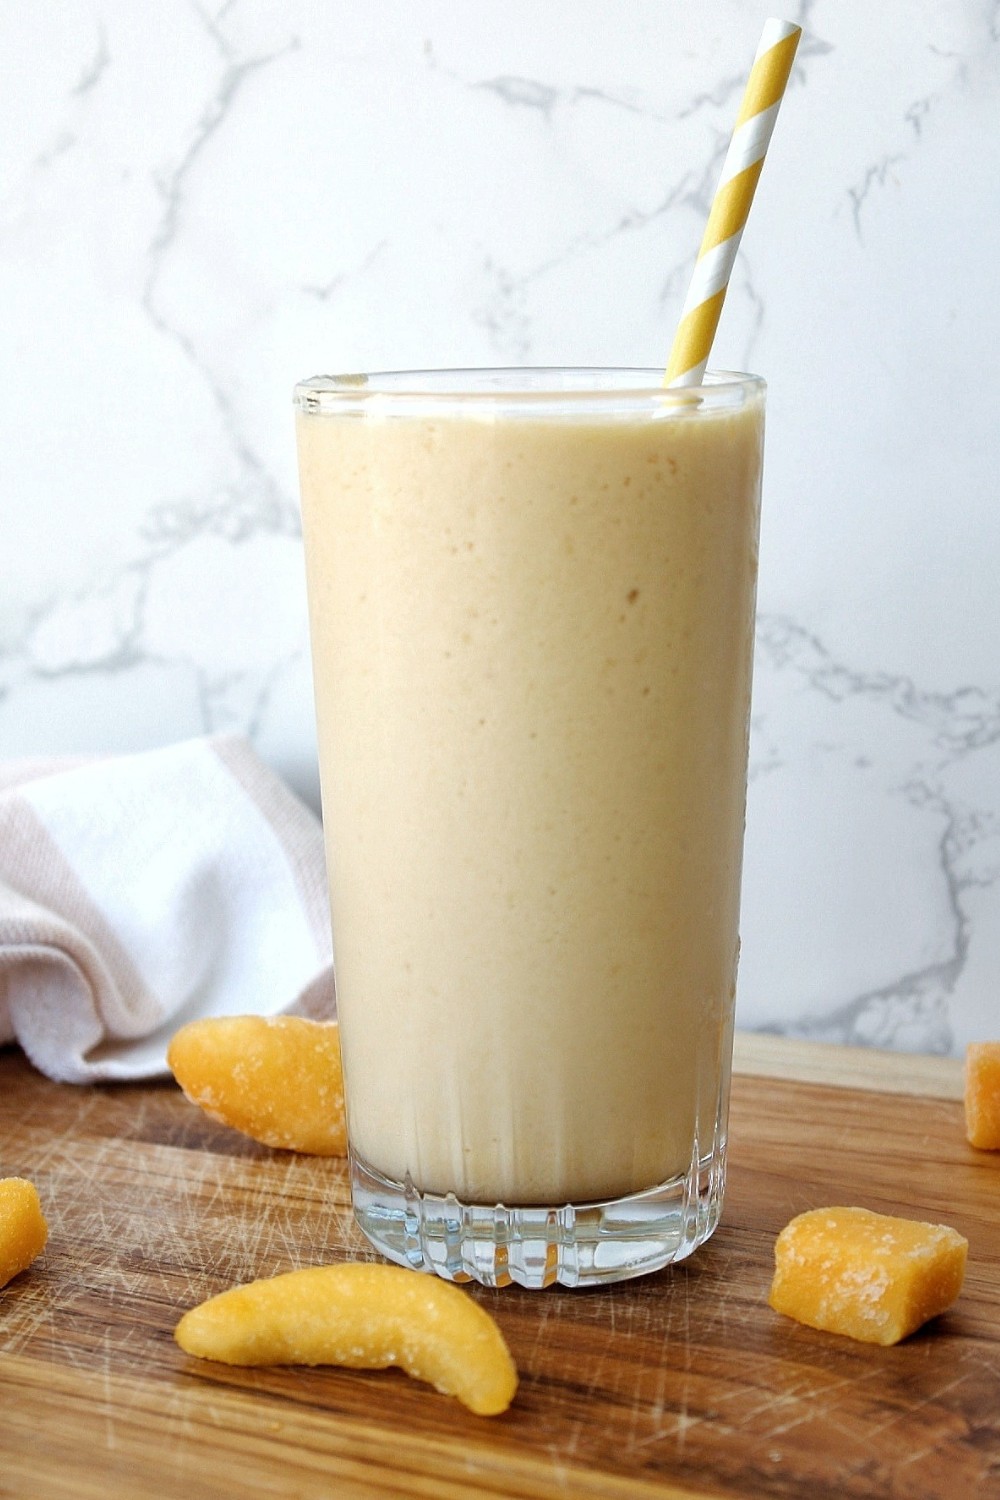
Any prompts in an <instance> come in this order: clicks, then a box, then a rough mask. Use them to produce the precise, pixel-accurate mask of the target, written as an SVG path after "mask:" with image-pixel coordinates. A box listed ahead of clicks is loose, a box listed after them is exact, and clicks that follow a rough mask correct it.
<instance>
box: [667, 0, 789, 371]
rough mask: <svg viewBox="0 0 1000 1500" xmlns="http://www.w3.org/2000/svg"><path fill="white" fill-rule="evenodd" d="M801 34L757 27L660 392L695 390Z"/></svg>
mask: <svg viewBox="0 0 1000 1500" xmlns="http://www.w3.org/2000/svg"><path fill="white" fill-rule="evenodd" d="M801 35H802V28H801V26H796V25H794V24H793V22H791V21H775V20H770V21H767V22H765V24H764V31H763V35H762V36H761V39H760V45H759V47H758V48H757V55H756V56H755V58H754V60H753V67H752V68H751V69H750V77H749V78H748V79H747V86H746V92H745V93H744V95H743V103H742V104H741V105H740V112H739V114H738V115H737V117H736V124H735V126H734V127H733V138H732V140H731V141H730V143H729V150H728V151H727V153H726V160H725V162H724V163H723V167H722V176H721V178H720V179H719V186H718V187H717V188H716V190H715V197H714V199H713V200H712V211H711V213H710V214H709V216H708V223H707V224H706V226H705V234H704V237H703V239H702V242H701V249H700V250H699V251H698V259H697V261H696V263H695V268H694V275H693V276H692V278H691V286H690V288H689V290H688V294H687V299H686V301H685V303H684V307H683V309H682V311H681V321H680V325H679V327H678V329H677V334H676V337H675V338H674V343H673V347H672V349H671V350H670V359H669V361H668V363H667V373H666V375H665V376H664V382H663V383H664V385H670V386H674V385H700V384H701V380H702V376H703V375H704V373H705V366H706V365H707V364H708V356H709V353H710V351H711V348H712V340H713V339H714V338H715V330H716V328H717V327H718V326H719V314H720V313H721V312H722V304H723V302H724V301H725V297H726V289H727V288H728V286H729V277H730V275H731V273H732V269H733V262H734V261H735V259H736V252H737V250H738V249H739V247H740V238H741V236H742V234H743V229H744V226H745V225H746V221H747V215H748V214H749V212H750V205H751V203H752V202H753V195H754V190H755V189H756V187H757V179H758V177H759V176H760V169H761V167H762V166H763V165H764V153H765V152H766V151H767V147H768V143H769V141H770V139H771V132H772V130H773V129H774V122H775V120H776V119H777V117H778V109H779V107H780V105H781V100H782V96H783V94H784V92H785V85H786V84H787V83H788V75H789V74H790V73H791V71H792V63H793V61H794V60H795V49H796V47H797V46H798V44H799V37H800V36H801Z"/></svg>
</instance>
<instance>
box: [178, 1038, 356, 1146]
mask: <svg viewBox="0 0 1000 1500" xmlns="http://www.w3.org/2000/svg"><path fill="white" fill-rule="evenodd" d="M167 1063H168V1065H169V1067H170V1070H171V1072H172V1073H173V1075H174V1077H175V1078H176V1079H177V1082H178V1083H179V1084H180V1086H181V1088H182V1089H183V1090H184V1093H185V1094H186V1095H187V1097H188V1098H189V1099H190V1100H191V1101H192V1103H194V1104H197V1105H200V1107H201V1108H202V1109H203V1110H204V1111H205V1113H206V1114H207V1115H211V1117H212V1119H213V1120H219V1121H221V1122H222V1124H224V1125H231V1126H232V1127H233V1129H234V1130H241V1131H242V1132H243V1133H244V1135H249V1136H252V1137H253V1139H254V1140H255V1141H260V1142H261V1143H262V1144H263V1145H265V1146H278V1147H281V1148H283V1149H284V1150H288V1151H306V1152H310V1153H311V1154H312V1155H314V1156H346V1154H347V1127H346V1124H345V1119H344V1077H343V1073H342V1071H341V1066H340V1031H339V1028H338V1026H337V1023H336V1021H307V1020H305V1019H304V1018H303V1017H301V1016H221V1017H217V1018H212V1019H207V1020H203V1021H192V1022H191V1023H190V1024H189V1025H187V1026H183V1027H181V1029H180V1031H178V1032H175V1034H174V1036H173V1038H172V1039H171V1042H170V1046H169V1048H168V1049H167Z"/></svg>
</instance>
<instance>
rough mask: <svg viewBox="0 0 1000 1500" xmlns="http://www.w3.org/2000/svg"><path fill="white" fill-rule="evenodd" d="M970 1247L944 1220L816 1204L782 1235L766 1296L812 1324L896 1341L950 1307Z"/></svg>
mask: <svg viewBox="0 0 1000 1500" xmlns="http://www.w3.org/2000/svg"><path fill="white" fill-rule="evenodd" d="M968 1248H969V1247H968V1241H967V1240H965V1239H963V1237H962V1236H961V1235H960V1234H958V1233H956V1231H955V1230H954V1229H949V1228H948V1226H947V1225H946V1224H922V1223H920V1222H918V1221H917V1220H915V1219H895V1218H891V1217H889V1216H888V1215H886V1214H876V1213H871V1212H870V1211H869V1210H868V1209H866V1208H816V1209H813V1210H811V1211H810V1212H809V1213H804V1214H799V1216H798V1218H795V1219H792V1221H791V1223H789V1224H786V1225H785V1228H784V1229H783V1230H782V1231H781V1233H780V1234H779V1235H778V1238H777V1241H776V1243H775V1247H774V1262H775V1271H774V1280H773V1282H772V1284H771V1294H770V1297H769V1299H768V1300H769V1301H770V1304H771V1306H772V1307H773V1308H774V1310H775V1312H779V1313H785V1314H786V1315H787V1316H788V1317H790V1318H795V1319H797V1320H798V1322H800V1323H807V1324H808V1325H809V1327H810V1328H822V1329H825V1330H826V1331H827V1332H828V1333H843V1334H846V1335H847V1337H848V1338H852V1339H861V1340H862V1341H863V1342H864V1343H868V1344H896V1343H898V1342H899V1340H900V1339H905V1338H906V1336H907V1334H910V1333H912V1332H913V1331H914V1329H916V1328H919V1327H920V1325H921V1324H922V1323H926V1322H927V1319H928V1318H933V1317H936V1316H937V1314H938V1313H941V1312H944V1310H945V1308H946V1307H950V1306H951V1304H952V1303H953V1302H954V1300H955V1298H956V1297H957V1296H958V1294H959V1292H960V1291H961V1289H962V1278H963V1276H964V1275H965V1257H966V1252H967V1250H968Z"/></svg>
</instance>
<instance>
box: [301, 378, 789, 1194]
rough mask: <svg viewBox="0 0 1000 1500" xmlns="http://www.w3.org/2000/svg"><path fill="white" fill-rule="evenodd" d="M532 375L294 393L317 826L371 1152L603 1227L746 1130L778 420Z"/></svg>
mask: <svg viewBox="0 0 1000 1500" xmlns="http://www.w3.org/2000/svg"><path fill="white" fill-rule="evenodd" d="M520 373H521V374H522V375H523V376H524V382H525V383H526V384H527V385H528V386H533V387H534V390H533V393H532V394H529V395H527V396H526V397H524V398H522V399H520V400H518V399H514V400H509V399H508V398H507V397H506V396H504V395H502V394H501V395H497V394H494V395H491V394H490V390H489V388H488V387H489V381H488V379H487V378H486V377H484V376H482V374H481V372H480V375H476V374H475V373H473V374H472V375H471V376H470V375H469V374H464V375H461V374H460V375H459V376H457V377H455V376H453V377H451V378H450V379H449V377H447V376H443V375H440V374H438V375H437V376H423V377H420V381H419V382H418V381H417V380H416V379H414V378H409V379H407V378H405V377H400V376H395V377H375V376H373V377H370V378H369V379H368V380H367V381H365V382H363V383H360V384H357V386H356V387H354V386H352V385H351V384H350V382H347V383H344V382H341V381H337V380H333V379H330V380H326V379H319V380H316V381H312V382H306V383H305V384H304V385H303V386H300V387H299V389H298V392H297V405H298V413H297V424H298V445H299V462H300V473H301V488H302V507H303V526H304V535H305V543H306V561H307V576H308V591H309V603H310V615H311V631H312V643H313V659H314V676H315V689H316V707H317V716H318V729H319V744H320V757H321V782H322V797H323V814H324V823H325V829H326V838H327V858H328V867H329V877H330V888H331V902H332V911H333V930H334V951H335V967H336V979H337V988H338V1005H339V1016H340V1026H341V1039H342V1044H343V1055H344V1070H345V1083H346V1092H347V1105H348V1127H349V1135H350V1139H351V1145H352V1150H353V1151H354V1152H355V1153H356V1154H357V1156H358V1157H359V1158H361V1159H362V1160H363V1161H364V1162H365V1163H367V1165H368V1166H369V1167H372V1168H374V1169H376V1170H377V1172H378V1173H380V1174H382V1175H384V1176H385V1177H386V1178H388V1179H390V1180H392V1181H393V1182H397V1183H402V1182H404V1181H412V1183H413V1184H415V1186H416V1188H417V1189H419V1190H421V1191H426V1192H430V1193H433V1194H446V1193H449V1192H452V1193H455V1194H456V1195H457V1196H458V1198H459V1199H460V1200H462V1201H464V1202H468V1203H477V1204H499V1203H504V1204H507V1205H511V1204H524V1205H532V1204H552V1205H559V1204H565V1203H575V1204H580V1203H586V1202H589V1201H594V1200H603V1199H611V1198H620V1197H622V1196H625V1195H629V1194H633V1193H636V1192H641V1191H643V1190H645V1189H648V1188H652V1187H654V1186H655V1185H657V1184H661V1183H664V1182H666V1181H668V1180H670V1179H673V1178H676V1177H678V1176H679V1175H681V1174H684V1173H687V1172H688V1171H689V1169H690V1168H691V1167H692V1164H694V1166H697V1163H698V1162H699V1161H700V1160H704V1159H707V1158H708V1157H710V1156H711V1154H712V1153H713V1152H714V1151H715V1152H717V1151H718V1149H719V1141H720V1138H721V1137H723V1136H724V1132H725V1108H726V1097H727V1094H728V1068H729V1057H730V1052H731V1029H732V1013H733V1000H734V987H735V973H736V961H737V949H738V936H737V925H738V911H739V886H740V867H741V854H742V842H743V823H744V804H745V789H746V769H747V735H748V722H749V694H750V675H751V656H752V638H753V619H754V598H755V580H756V571H757V535H758V516H759V497H760V480H761V460H762V443H763V413H764V394H763V385H762V383H761V382H759V381H755V380H753V379H752V378H750V377H733V378H732V380H731V381H729V382H725V381H723V382H721V383H719V384H718V385H717V386H716V385H711V384H709V385H708V386H706V389H705V391H704V393H703V397H702V399H699V398H697V397H695V398H692V395H691V393H690V392H687V393H683V394H681V395H679V394H678V393H670V392H664V391H662V390H659V389H658V382H657V379H656V376H655V375H654V374H651V373H650V372H632V373H631V375H629V374H626V372H615V373H614V375H613V376H612V375H611V374H608V373H605V374H603V375H602V374H601V373H600V372H582V374H583V375H586V376H588V377H589V380H586V381H585V380H583V379H582V377H578V378H577V379H576V382H575V385H574V381H573V379H571V378H566V377H563V376H562V375H560V374H559V372H538V371H536V372H520ZM511 378H512V379H514V378H516V377H515V375H514V374H513V373H512V375H511ZM477 380H478V381H479V382H480V384H481V385H482V386H484V387H485V389H478V388H475V387H476V382H477ZM586 384H590V385H591V386H596V387H597V390H598V395H597V396H596V398H591V397H589V396H587V395H586V394H585V393H581V391H580V390H579V389H576V388H575V387H576V386H580V385H586ZM469 385H471V386H472V387H473V388H474V389H473V394H472V395H471V396H466V397H464V398H461V397H455V398H454V399H451V400H448V399H445V398H444V394H443V393H445V392H447V391H448V389H449V388H451V389H452V390H455V389H460V388H461V387H462V386H469ZM560 385H563V386H565V387H566V388H565V389H563V390H561V391H560V390H559V387H560ZM418 387H420V388H422V389H423V390H424V391H425V392H426V391H429V392H430V394H429V395H428V397H427V399H426V400H422V399H420V398H419V397H413V398H407V397H405V395H403V394H402V393H403V392H405V391H406V390H407V389H414V388H418ZM602 387H607V388H602ZM628 387H632V388H638V387H643V389H642V390H640V391H638V394H637V395H636V396H635V397H634V398H632V397H626V395H625V389H626V388H628ZM546 391H548V392H550V393H551V392H555V394H549V395H546V394H545V392H546Z"/></svg>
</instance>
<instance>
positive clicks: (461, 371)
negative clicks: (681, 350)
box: [293, 365, 766, 414]
mask: <svg viewBox="0 0 1000 1500" xmlns="http://www.w3.org/2000/svg"><path fill="white" fill-rule="evenodd" d="M765 390H766V383H765V381H764V379H763V378H762V377H761V376H760V375H752V374H749V373H747V372H743V371H737V370H708V371H706V372H705V375H704V377H703V380H702V383H701V384H700V385H697V386H665V385H664V384H663V370H662V369H661V368H652V367H643V366H633V365H527V366H515V365H498V366H469V367H466V368H462V367H456V368H445V369H426V370H376V371H372V372H369V373H365V374H361V373H359V374H342V375H313V376H311V377H310V378H309V379H307V380H302V381H299V382H298V384H297V385H296V386H295V389H294V393H293V402H294V405H295V407H296V408H297V409H298V410H299V411H305V412H313V413H317V412H318V413H320V414H323V413H334V412H336V411H339V410H348V409H354V410H357V409H358V408H359V407H366V406H373V407H378V408H391V407H396V406H400V407H404V408H405V407H409V406H411V405H423V404H425V403H431V404H437V403H442V404H448V403H458V404H460V405H462V406H466V405H471V406H474V407H487V408H488V407H491V406H497V405H504V406H507V405H517V406H539V405H549V404H551V403H553V402H558V403H559V405H561V406H563V405H566V404H568V405H570V406H574V407H575V406H584V405H595V404H596V405H603V404H606V403H612V402H613V403H615V404H617V405H620V404H621V403H622V402H625V403H627V404H629V405H640V406H645V405H653V406H655V407H657V408H659V409H661V410H662V409H664V408H667V409H677V408H684V409H686V410H691V409H692V408H695V409H697V408H706V407H708V408H713V409H717V408H718V407H720V406H739V405H742V404H743V403H744V402H746V401H747V400H749V399H752V398H754V397H761V396H763V394H764V392H765Z"/></svg>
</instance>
